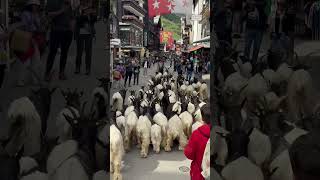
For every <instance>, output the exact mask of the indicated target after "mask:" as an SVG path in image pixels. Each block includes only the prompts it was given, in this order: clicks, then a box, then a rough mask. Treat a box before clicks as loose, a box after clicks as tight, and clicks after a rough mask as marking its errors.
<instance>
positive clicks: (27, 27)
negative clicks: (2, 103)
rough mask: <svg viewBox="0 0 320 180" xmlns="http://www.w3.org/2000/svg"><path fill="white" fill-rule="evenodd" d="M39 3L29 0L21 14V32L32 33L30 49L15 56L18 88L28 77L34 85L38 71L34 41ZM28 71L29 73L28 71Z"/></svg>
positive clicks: (37, 23)
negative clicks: (17, 68) (17, 70)
mask: <svg viewBox="0 0 320 180" xmlns="http://www.w3.org/2000/svg"><path fill="white" fill-rule="evenodd" d="M39 13H40V1H39V0H29V1H28V2H27V4H26V6H25V9H24V10H23V12H22V14H21V22H22V26H21V27H20V29H21V30H23V31H26V32H30V33H32V39H31V47H30V48H29V50H28V52H27V53H26V54H16V55H17V57H18V59H19V60H20V61H18V63H19V66H20V70H19V73H18V84H17V85H18V86H24V85H25V83H26V81H27V77H30V76H29V75H31V80H32V81H33V83H36V82H37V81H36V77H35V76H36V73H38V72H39V71H40V68H39V67H40V51H39V47H38V44H37V41H36V39H35V38H36V36H37V35H38V33H39V32H40V29H41V24H40V14H39ZM28 69H29V70H30V71H29V70H28Z"/></svg>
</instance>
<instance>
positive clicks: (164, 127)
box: [153, 112, 168, 147]
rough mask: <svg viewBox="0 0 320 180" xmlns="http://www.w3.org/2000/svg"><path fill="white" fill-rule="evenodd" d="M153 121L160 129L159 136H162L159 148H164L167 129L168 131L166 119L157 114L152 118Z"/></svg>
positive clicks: (161, 114) (162, 115) (159, 113)
mask: <svg viewBox="0 0 320 180" xmlns="http://www.w3.org/2000/svg"><path fill="white" fill-rule="evenodd" d="M153 121H154V122H155V123H156V124H158V125H159V126H160V127H161V136H162V142H161V146H162V147H165V145H166V137H167V129H168V119H167V117H166V116H165V115H164V114H163V113H162V112H158V113H157V114H155V115H154V116H153Z"/></svg>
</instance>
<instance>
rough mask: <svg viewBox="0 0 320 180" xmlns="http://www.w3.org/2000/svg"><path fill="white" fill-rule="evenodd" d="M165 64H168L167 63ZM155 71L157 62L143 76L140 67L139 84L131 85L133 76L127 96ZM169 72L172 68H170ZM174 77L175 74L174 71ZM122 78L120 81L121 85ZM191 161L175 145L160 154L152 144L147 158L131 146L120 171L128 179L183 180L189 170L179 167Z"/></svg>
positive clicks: (187, 164) (113, 91) (144, 82)
mask: <svg viewBox="0 0 320 180" xmlns="http://www.w3.org/2000/svg"><path fill="white" fill-rule="evenodd" d="M165 66H170V64H169V63H167V64H166V65H165ZM156 71H157V64H154V66H151V68H150V69H148V75H147V76H143V69H141V72H140V77H139V85H135V86H133V78H132V81H131V87H129V88H127V96H126V97H128V96H129V93H130V90H134V91H135V92H137V91H138V90H139V89H140V88H141V86H147V81H148V80H149V79H150V76H153V75H155V73H156ZM169 71H170V72H172V71H173V68H170V70H169ZM174 75H175V77H176V76H177V74H176V73H174ZM123 83H124V82H123V80H122V81H121V86H123ZM117 90H119V89H117V88H115V87H112V89H111V96H112V94H113V93H115V92H116V91H117ZM190 163H191V161H190V160H188V159H187V158H186V157H185V155H184V154H183V151H179V150H178V148H177V145H176V146H175V148H174V149H173V150H172V152H165V151H164V150H163V149H161V152H160V154H156V153H154V152H153V149H152V146H151V145H150V147H149V155H148V157H147V158H141V157H140V150H139V149H138V148H136V147H133V148H132V150H131V151H130V152H129V153H126V154H125V155H124V159H123V164H122V169H121V173H122V175H123V179H130V180H150V179H152V180H163V179H170V180H171V179H174V180H185V179H188V178H189V176H190V175H189V170H188V171H186V172H183V171H180V170H179V168H180V167H183V166H184V167H188V168H189V167H190Z"/></svg>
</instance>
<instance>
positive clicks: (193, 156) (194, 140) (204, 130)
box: [184, 104, 211, 180]
mask: <svg viewBox="0 0 320 180" xmlns="http://www.w3.org/2000/svg"><path fill="white" fill-rule="evenodd" d="M201 114H202V121H203V122H204V125H202V126H201V127H199V128H198V129H197V130H195V131H194V132H193V133H192V135H191V137H190V139H189V142H188V145H187V146H186V147H185V149H184V154H185V156H186V157H187V158H188V159H190V160H192V162H191V168H190V169H191V170H190V176H191V180H204V177H203V176H202V174H201V169H202V168H201V164H202V159H203V155H204V151H205V148H206V145H207V142H208V140H209V138H210V129H211V122H210V117H211V110H210V105H209V104H205V105H204V106H202V108H201Z"/></svg>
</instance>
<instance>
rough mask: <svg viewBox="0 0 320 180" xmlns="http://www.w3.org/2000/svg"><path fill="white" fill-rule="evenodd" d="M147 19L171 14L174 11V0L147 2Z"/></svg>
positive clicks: (149, 0)
mask: <svg viewBox="0 0 320 180" xmlns="http://www.w3.org/2000/svg"><path fill="white" fill-rule="evenodd" d="M148 7H149V17H150V18H152V17H155V16H158V15H165V14H171V13H172V12H173V11H174V7H175V4H174V0H148Z"/></svg>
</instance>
